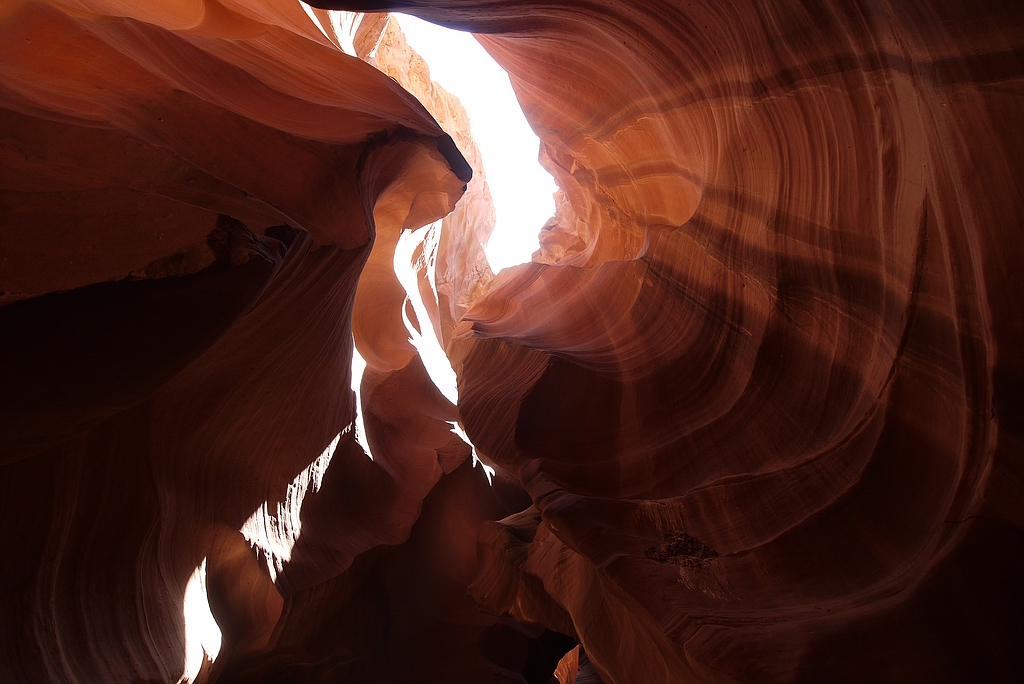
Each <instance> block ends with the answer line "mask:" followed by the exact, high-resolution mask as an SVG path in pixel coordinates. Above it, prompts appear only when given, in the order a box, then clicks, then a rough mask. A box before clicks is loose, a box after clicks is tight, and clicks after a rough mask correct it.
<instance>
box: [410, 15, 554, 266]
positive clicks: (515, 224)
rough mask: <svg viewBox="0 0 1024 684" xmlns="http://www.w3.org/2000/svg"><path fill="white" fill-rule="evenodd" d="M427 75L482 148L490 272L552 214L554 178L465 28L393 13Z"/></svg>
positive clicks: (533, 244) (530, 248)
mask: <svg viewBox="0 0 1024 684" xmlns="http://www.w3.org/2000/svg"><path fill="white" fill-rule="evenodd" d="M393 16H394V17H395V19H397V20H398V23H399V25H400V26H401V27H402V31H403V32H404V33H405V36H406V39H407V40H408V42H409V46H410V47H412V49H413V50H415V51H416V52H418V53H420V55H421V56H422V57H423V59H424V60H426V62H427V65H428V66H429V67H430V77H431V79H432V80H434V81H436V82H437V83H439V84H440V85H441V86H442V87H443V88H444V89H445V90H447V91H448V92H449V93H451V94H452V95H455V96H456V97H457V98H459V101H460V102H462V106H463V107H465V108H466V113H467V114H468V115H469V120H470V124H471V126H472V129H473V139H474V140H475V141H476V143H477V146H478V147H479V148H480V156H481V157H482V158H483V163H484V169H485V172H486V174H487V183H488V185H489V186H490V190H491V198H492V199H493V201H494V211H495V215H496V223H495V227H494V232H493V233H492V234H491V239H490V241H489V242H488V243H487V246H486V248H485V252H486V254H487V260H488V262H489V263H490V265H491V270H493V271H494V272H498V271H500V270H501V269H503V268H507V267H509V266H515V265H516V264H522V263H526V262H528V261H530V257H531V255H532V254H533V252H534V251H536V250H537V249H538V247H539V243H538V235H539V233H540V230H541V228H542V227H543V226H544V224H545V223H546V222H547V220H548V219H549V218H550V217H551V216H552V215H553V214H554V212H555V202H554V199H553V197H552V195H553V193H554V192H555V190H556V189H557V186H556V185H555V181H554V179H553V178H552V177H551V175H550V174H549V173H548V172H547V171H545V170H544V168H543V167H541V165H540V164H539V163H538V161H537V156H538V153H539V151H540V140H539V139H538V138H537V135H536V134H535V133H534V132H533V129H532V128H530V124H529V123H527V121H526V117H525V116H524V115H523V110H522V108H521V107H520V106H519V101H518V100H517V99H516V95H515V92H514V91H513V90H512V84H511V83H510V82H509V79H508V74H507V73H505V70H504V69H502V68H501V67H500V66H498V63H497V62H495V61H494V60H493V59H492V58H491V56H490V55H489V54H487V51H486V50H484V48H483V46H481V45H480V43H478V42H477V41H476V39H475V38H473V36H472V35H471V34H469V33H464V32H462V31H454V30H452V29H446V28H443V27H441V26H435V25H434V24H431V23H428V22H426V21H423V20H422V19H418V18H417V17H412V16H408V15H405V14H394V15H393Z"/></svg>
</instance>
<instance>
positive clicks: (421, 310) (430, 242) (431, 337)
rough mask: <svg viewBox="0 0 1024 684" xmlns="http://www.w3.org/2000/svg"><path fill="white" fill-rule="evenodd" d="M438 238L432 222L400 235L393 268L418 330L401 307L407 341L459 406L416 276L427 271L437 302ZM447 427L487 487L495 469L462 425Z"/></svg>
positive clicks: (448, 363) (452, 377)
mask: <svg viewBox="0 0 1024 684" xmlns="http://www.w3.org/2000/svg"><path fill="white" fill-rule="evenodd" d="M440 238H441V222H440V221H435V222H434V223H431V224H430V225H428V226H423V227H422V228H419V229H417V230H414V231H403V232H402V234H401V235H399V237H398V245H396V246H395V259H394V267H395V275H396V276H398V281H399V282H400V283H402V287H403V288H405V294H406V299H407V301H408V302H410V303H411V304H412V309H413V312H414V313H415V314H416V320H417V321H418V322H419V330H416V326H414V325H413V324H412V321H411V320H409V316H408V314H406V311H405V307H404V306H403V307H402V321H403V322H404V323H405V328H406V330H407V331H408V332H409V341H410V342H412V346H413V347H415V348H416V351H417V352H418V353H419V355H420V360H421V361H423V366H424V367H425V368H426V369H427V375H429V376H430V380H431V381H432V382H433V383H434V386H435V387H437V389H438V390H440V391H441V394H443V395H444V396H445V397H446V398H447V399H448V401H450V402H452V403H453V404H455V405H456V406H458V405H459V387H458V379H457V377H456V375H455V370H454V369H453V368H452V364H451V361H449V360H448V355H447V354H445V352H444V349H442V348H441V343H440V341H439V340H438V339H437V335H435V334H434V326H433V325H432V324H431V322H430V317H429V315H428V314H427V307H426V306H425V305H424V303H423V297H422V296H421V295H420V288H419V278H418V275H417V274H418V273H419V271H420V270H424V269H425V270H426V273H427V282H428V283H429V284H430V290H431V293H432V294H433V297H434V301H437V279H436V275H435V266H436V265H437V247H438V243H439V241H440ZM420 246H422V252H421V253H420V255H419V256H418V257H417V256H414V255H415V254H416V251H417V248H418V247H420ZM449 424H450V425H451V426H452V428H451V430H452V432H454V433H455V434H456V435H458V436H459V437H460V438H462V440H463V441H464V442H465V443H466V444H468V445H469V446H470V447H471V448H472V449H473V467H474V468H475V467H476V466H477V464H480V467H481V468H483V471H484V474H485V475H486V476H487V484H491V478H492V477H493V476H494V468H491V467H490V466H488V465H487V464H485V463H484V462H483V461H481V460H480V457H479V456H477V453H476V446H474V445H473V442H471V441H470V439H469V435H467V434H466V431H465V430H464V429H463V428H462V426H461V425H459V424H458V423H455V422H450V423H449Z"/></svg>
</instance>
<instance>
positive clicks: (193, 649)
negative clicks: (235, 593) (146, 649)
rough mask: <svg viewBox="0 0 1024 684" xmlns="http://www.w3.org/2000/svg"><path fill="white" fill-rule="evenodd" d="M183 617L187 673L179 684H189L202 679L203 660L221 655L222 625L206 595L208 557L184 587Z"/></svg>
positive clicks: (211, 659) (183, 674)
mask: <svg viewBox="0 0 1024 684" xmlns="http://www.w3.org/2000/svg"><path fill="white" fill-rule="evenodd" d="M182 614H183V616H184V618H185V671H184V673H182V675H181V678H180V679H178V684H189V683H190V682H194V681H195V680H196V677H198V676H199V670H200V669H201V668H202V666H203V661H204V660H206V659H209V660H210V661H213V660H215V659H216V658H217V654H218V653H220V642H221V631H220V626H219V625H218V624H217V621H216V620H215V619H214V618H213V612H212V611H211V610H210V598H209V595H208V594H207V593H206V559H205V558H204V559H203V562H202V563H200V564H199V567H197V568H196V570H195V572H193V573H192V577H190V578H189V580H188V584H187V585H185V601H184V604H183V607H182Z"/></svg>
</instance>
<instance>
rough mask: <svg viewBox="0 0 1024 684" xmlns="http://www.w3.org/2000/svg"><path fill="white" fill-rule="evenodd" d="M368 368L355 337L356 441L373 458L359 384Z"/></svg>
mask: <svg viewBox="0 0 1024 684" xmlns="http://www.w3.org/2000/svg"><path fill="white" fill-rule="evenodd" d="M365 370H366V359H364V358H363V355H362V354H360V353H359V350H358V349H356V341H355V338H353V339H352V391H353V392H355V393H356V422H355V431H356V442H357V443H358V444H359V446H361V447H362V448H363V451H365V452H366V455H367V456H369V457H370V460H371V461H372V460H373V453H372V452H371V451H370V443H369V442H368V441H366V425H364V424H363V397H362V393H361V392H360V389H359V386H360V385H361V384H362V382H363V371H365Z"/></svg>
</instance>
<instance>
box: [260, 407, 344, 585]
mask: <svg viewBox="0 0 1024 684" xmlns="http://www.w3.org/2000/svg"><path fill="white" fill-rule="evenodd" d="M351 429H352V426H351V425H349V426H348V427H346V428H345V429H344V430H342V431H341V432H340V433H338V436H337V437H335V438H334V440H333V441H332V442H331V443H330V444H329V445H328V446H327V448H326V449H324V451H323V453H322V454H320V456H318V457H317V459H316V460H315V461H313V462H312V463H310V464H309V465H308V466H306V467H305V468H304V469H303V470H302V472H301V473H299V474H298V475H296V476H295V479H294V480H292V482H291V484H289V485H288V489H287V490H286V492H285V497H284V501H281V502H279V503H278V504H277V506H276V510H275V512H274V513H271V512H270V507H269V505H268V503H267V502H266V501H264V502H263V505H262V506H260V507H259V508H257V509H256V511H255V512H254V513H253V514H252V515H251V516H249V519H248V520H246V521H245V523H244V524H243V525H242V529H241V530H240V532H241V533H242V536H244V537H245V538H246V540H247V541H248V542H249V543H250V544H251V545H252V546H254V547H258V548H259V549H260V550H261V551H263V553H264V555H265V556H266V558H267V570H268V571H269V572H270V578H271V579H272V580H274V581H275V582H276V581H277V575H278V573H280V572H281V571H282V570H284V565H285V563H287V562H288V561H290V560H291V558H292V549H293V548H294V547H295V541H296V540H297V539H298V538H299V535H300V534H301V533H302V520H301V518H300V517H299V515H300V513H301V512H302V501H303V499H305V498H306V494H307V492H311V491H312V492H315V491H317V490H318V489H320V485H321V484H322V483H323V480H324V473H326V472H327V467H328V466H329V465H331V459H332V458H333V457H334V450H335V449H337V448H338V443H339V442H340V441H341V436H342V435H344V434H347V433H348V432H349V431H350V430H351Z"/></svg>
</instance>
